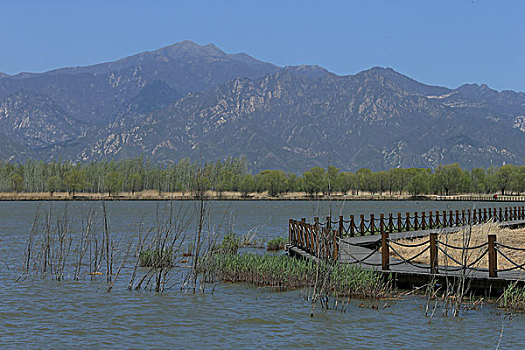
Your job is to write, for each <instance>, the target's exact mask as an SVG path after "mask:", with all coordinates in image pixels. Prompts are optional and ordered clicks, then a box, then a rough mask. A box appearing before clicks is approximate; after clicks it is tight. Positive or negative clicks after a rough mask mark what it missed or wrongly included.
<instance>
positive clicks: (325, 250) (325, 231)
mask: <svg viewBox="0 0 525 350" xmlns="http://www.w3.org/2000/svg"><path fill="white" fill-rule="evenodd" d="M328 230H329V228H326V227H323V237H322V240H321V242H323V243H322V244H323V256H322V258H323V259H326V257H327V256H328V254H327V249H326V236H327V235H328V232H329V231H328Z"/></svg>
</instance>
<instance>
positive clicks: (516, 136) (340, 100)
mask: <svg viewBox="0 0 525 350" xmlns="http://www.w3.org/2000/svg"><path fill="white" fill-rule="evenodd" d="M524 133H525V94H524V93H521V92H514V91H502V92H498V91H495V90H492V89H490V88H489V87H487V86H486V85H481V86H479V85H475V84H470V85H463V86H461V87H459V88H457V89H449V88H445V87H438V86H429V85H425V84H422V83H419V82H417V81H415V80H413V79H411V78H409V77H407V76H404V75H402V74H400V73H398V72H395V71H394V70H392V69H389V68H381V67H374V68H372V69H370V70H367V71H363V72H360V73H358V74H356V75H349V76H338V75H335V74H332V73H330V72H328V71H326V70H325V69H323V68H322V67H319V66H298V67H284V68H281V67H277V66H275V65H272V64H269V63H264V62H261V61H258V60H256V59H254V58H251V57H250V56H248V55H245V54H236V55H229V54H226V53H224V52H222V51H221V50H219V49H218V48H217V47H215V46H213V45H206V46H199V45H197V44H195V43H192V42H189V41H185V42H181V43H178V44H175V45H172V46H169V47H166V48H163V49H159V50H157V51H153V52H145V53H141V54H138V55H135V56H131V57H128V58H124V59H122V60H119V61H115V62H110V63H103V64H98V65H94V66H89V67H77V68H64V69H58V70H55V71H51V72H47V73H41V74H18V75H15V76H0V134H3V135H5V138H4V140H3V141H2V142H3V144H5V147H3V148H4V149H3V150H2V151H0V157H2V158H4V159H6V158H7V159H12V160H17V161H22V160H24V159H26V158H28V157H34V158H40V159H53V158H58V157H61V158H62V159H71V160H75V161H78V160H97V159H102V158H119V157H120V158H122V157H130V156H138V155H145V156H147V157H150V158H152V159H153V160H156V161H159V162H175V161H178V160H179V159H180V158H182V157H190V158H193V159H202V160H217V159H221V158H225V157H230V156H232V157H239V156H246V157H247V159H248V160H249V162H250V163H251V166H252V168H253V170H261V169H266V168H280V169H283V170H288V171H293V172H302V171H303V170H305V169H307V168H310V167H312V166H315V165H319V166H326V165H328V163H329V162H330V164H333V165H336V166H338V167H340V168H341V169H347V170H355V169H358V168H361V167H369V168H371V169H374V170H379V169H386V168H391V167H435V166H437V165H439V164H441V163H453V162H458V163H460V164H461V165H462V166H463V167H467V168H470V167H475V166H482V167H488V166H491V165H502V164H504V163H517V164H522V162H523V160H524V159H525V134H524ZM1 145H2V144H0V146H1Z"/></svg>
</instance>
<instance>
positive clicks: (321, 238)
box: [288, 206, 525, 267]
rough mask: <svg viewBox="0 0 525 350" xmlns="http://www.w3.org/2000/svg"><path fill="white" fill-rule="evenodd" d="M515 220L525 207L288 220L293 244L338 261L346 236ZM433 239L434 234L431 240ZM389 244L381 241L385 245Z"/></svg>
mask: <svg viewBox="0 0 525 350" xmlns="http://www.w3.org/2000/svg"><path fill="white" fill-rule="evenodd" d="M516 220H525V206H521V207H504V208H483V209H481V208H480V209H472V210H471V209H468V210H454V211H453V210H449V211H446V210H443V211H436V212H433V211H429V212H428V213H427V212H421V213H418V212H415V213H413V214H412V215H410V213H408V212H407V213H405V215H401V213H397V215H396V216H395V217H394V216H393V215H392V213H390V214H388V216H387V217H385V215H383V214H380V215H379V218H376V217H375V215H374V214H371V215H370V216H369V218H368V219H365V216H364V215H360V216H359V220H356V219H355V216H354V215H350V217H349V219H348V220H345V219H344V217H343V216H340V217H339V219H338V220H336V221H333V220H332V218H331V217H326V221H325V222H320V221H319V218H317V217H315V218H314V223H313V224H312V223H308V222H306V218H303V219H301V220H300V221H298V220H294V219H290V220H289V223H288V224H289V228H288V232H289V237H288V240H289V243H290V244H291V245H292V246H295V247H297V248H299V249H301V250H303V251H305V252H306V253H308V254H310V255H312V256H315V257H317V258H321V259H330V260H337V259H338V256H339V239H341V238H343V237H345V236H346V237H354V236H364V235H374V234H381V235H382V240H383V241H384V240H385V239H388V235H389V234H390V233H394V232H406V231H419V230H426V229H439V228H446V227H460V226H465V225H470V224H472V225H475V224H481V223H485V222H489V221H494V222H505V221H516ZM385 237H386V238H385ZM431 240H432V236H431V238H430V241H429V242H431ZM387 243H388V242H387ZM387 243H385V242H382V245H385V244H387ZM388 244H389V243H388ZM429 249H430V250H431V253H432V252H434V253H436V251H435V248H433V247H430V248H429ZM385 251H388V246H387V245H385V246H384V247H383V255H384V254H387V255H386V256H385V257H384V258H386V259H387V258H388V253H385ZM436 254H437V253H436ZM436 254H431V255H436ZM387 264H388V263H387ZM383 267H385V266H383Z"/></svg>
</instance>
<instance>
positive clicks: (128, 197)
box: [0, 191, 525, 202]
mask: <svg viewBox="0 0 525 350" xmlns="http://www.w3.org/2000/svg"><path fill="white" fill-rule="evenodd" d="M200 199H201V198H199V197H197V196H194V195H192V194H191V193H181V192H173V193H169V192H161V193H159V192H157V191H142V192H136V193H128V192H121V193H119V194H118V195H111V196H110V195H109V194H108V193H77V194H76V195H75V196H73V195H70V194H68V193H67V192H59V193H54V194H52V195H51V194H50V193H44V192H23V193H14V192H2V193H0V201H6V202H7V201H170V200H176V201H194V200H200ZM203 199H204V200H207V201H483V202H525V196H500V195H498V196H497V197H496V198H494V195H492V194H490V195H476V194H472V195H469V194H467V195H452V196H438V195H418V196H412V195H408V194H401V195H399V194H392V195H390V194H388V195H375V194H374V195H372V194H361V195H352V194H349V195H343V194H342V193H337V194H333V195H331V196H329V195H318V196H315V197H311V196H308V195H306V194H305V193H288V194H282V195H280V196H278V197H271V196H269V195H268V194H266V193H251V194H249V195H248V196H243V195H242V194H241V193H240V192H223V193H217V192H214V191H208V192H207V193H206V195H205V197H204V198H203Z"/></svg>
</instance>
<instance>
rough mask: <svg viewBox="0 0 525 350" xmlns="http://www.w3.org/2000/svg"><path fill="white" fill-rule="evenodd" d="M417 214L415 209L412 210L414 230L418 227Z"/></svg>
mask: <svg viewBox="0 0 525 350" xmlns="http://www.w3.org/2000/svg"><path fill="white" fill-rule="evenodd" d="M417 219H418V216H417V211H416V212H414V231H417V230H418V229H419V222H418V220H417Z"/></svg>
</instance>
